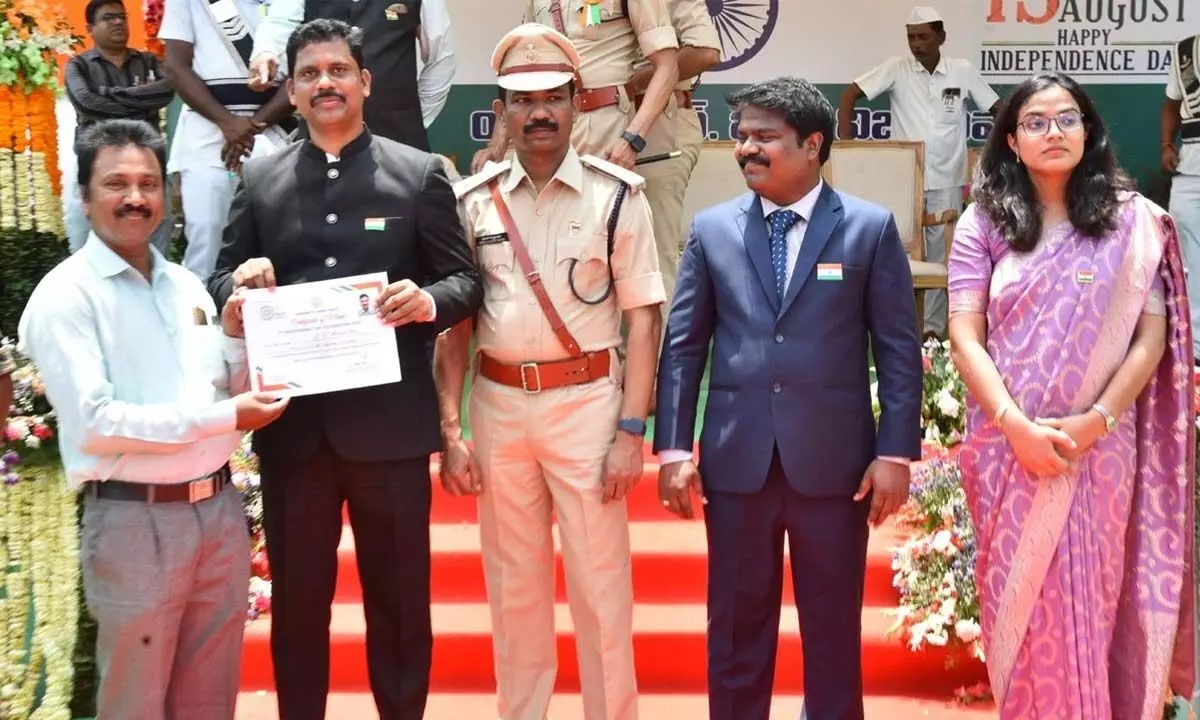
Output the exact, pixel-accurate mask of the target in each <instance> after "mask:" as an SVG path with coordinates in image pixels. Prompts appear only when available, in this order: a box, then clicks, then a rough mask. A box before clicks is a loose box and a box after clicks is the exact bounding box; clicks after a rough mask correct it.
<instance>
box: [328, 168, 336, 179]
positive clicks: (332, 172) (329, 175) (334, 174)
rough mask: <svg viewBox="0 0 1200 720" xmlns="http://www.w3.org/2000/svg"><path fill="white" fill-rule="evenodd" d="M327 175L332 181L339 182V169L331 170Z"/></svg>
mask: <svg viewBox="0 0 1200 720" xmlns="http://www.w3.org/2000/svg"><path fill="white" fill-rule="evenodd" d="M325 175H327V176H328V177H329V179H330V180H337V176H338V171H337V168H329V171H328V172H326V173H325Z"/></svg>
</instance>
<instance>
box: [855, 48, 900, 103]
mask: <svg viewBox="0 0 1200 720" xmlns="http://www.w3.org/2000/svg"><path fill="white" fill-rule="evenodd" d="M897 61H899V62H903V61H904V59H903V58H888V59H887V60H884V61H883V62H881V63H880V64H879V65H877V66H875V67H874V68H873V69H871V70H868V71H867V72H865V73H863V74H862V75H860V76H858V78H856V79H855V80H854V84H855V85H857V86H858V89H859V90H862V91H863V95H866V96H867V99H868V100H874V99H875V98H877V97H879V96H880V95H882V94H883V93H885V92H887V91H888V90H891V89H892V87H894V86H895V84H896V72H895V69H896V63H897Z"/></svg>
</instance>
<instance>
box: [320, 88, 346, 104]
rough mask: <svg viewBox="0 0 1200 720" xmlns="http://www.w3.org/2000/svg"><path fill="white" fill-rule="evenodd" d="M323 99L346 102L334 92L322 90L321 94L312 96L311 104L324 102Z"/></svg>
mask: <svg viewBox="0 0 1200 720" xmlns="http://www.w3.org/2000/svg"><path fill="white" fill-rule="evenodd" d="M325 98H335V99H337V100H341V101H342V102H345V101H346V97H345V96H344V95H342V94H341V93H340V92H338V91H336V90H322V91H321V92H319V93H317V94H316V95H313V96H312V102H314V103H315V102H317V101H318V100H324V99H325Z"/></svg>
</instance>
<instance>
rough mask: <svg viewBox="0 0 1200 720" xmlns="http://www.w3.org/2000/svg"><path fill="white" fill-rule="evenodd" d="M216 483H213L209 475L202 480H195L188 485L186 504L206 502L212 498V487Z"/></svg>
mask: <svg viewBox="0 0 1200 720" xmlns="http://www.w3.org/2000/svg"><path fill="white" fill-rule="evenodd" d="M215 484H216V483H215V482H214V481H213V476H212V475H209V476H208V477H206V478H204V479H203V480H196V481H193V482H190V483H188V502H189V503H198V502H200V501H201V500H207V499H209V498H210V497H212V496H213V486H214V485H215Z"/></svg>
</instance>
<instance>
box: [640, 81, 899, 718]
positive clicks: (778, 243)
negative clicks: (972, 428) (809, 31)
mask: <svg viewBox="0 0 1200 720" xmlns="http://www.w3.org/2000/svg"><path fill="white" fill-rule="evenodd" d="M729 104H730V106H731V107H732V108H734V111H735V112H736V113H737V115H738V131H737V135H738V144H737V149H736V151H735V156H736V158H737V161H738V163H739V164H740V165H741V167H742V172H743V173H744V175H745V177H746V184H747V185H748V186H749V188H750V190H751V192H749V193H747V194H746V195H743V196H741V197H739V198H736V199H734V200H731V201H729V202H727V203H724V204H721V205H717V206H716V207H712V208H709V209H707V210H704V211H703V212H701V213H699V214H697V215H696V218H695V221H694V223H693V225H692V232H691V238H690V239H689V240H688V243H687V246H686V248H685V249H684V253H683V258H682V260H681V261H680V267H679V280H678V285H677V289H676V293H675V299H674V302H673V304H672V306H671V312H670V315H669V317H668V321H667V331H666V342H665V346H664V349H663V356H662V360H661V362H660V366H659V375H658V416H657V420H656V424H657V427H656V432H655V440H654V447H655V451H656V452H657V453H658V454H659V461H660V463H661V466H662V469H661V470H660V473H659V496H660V499H661V500H662V503H663V505H664V506H665V507H667V508H668V509H669V510H670V511H671V512H673V513H676V514H678V515H681V516H683V517H687V518H690V517H693V516H694V515H695V510H696V507H695V506H694V505H693V503H694V502H695V501H696V499H697V498H694V497H693V490H695V491H698V493H697V494H698V495H699V498H698V499H699V500H700V501H701V502H703V503H705V506H706V507H705V510H704V519H705V525H706V528H707V534H708V548H709V561H708V616H709V618H708V620H709V621H708V692H709V712H710V716H711V718H712V720H760V719H761V720H766V718H767V717H768V715H769V712H770V705H771V689H772V683H773V680H774V676H775V651H776V645H777V641H778V636H779V613H780V604H781V593H782V589H783V538H784V531H785V530H786V531H787V536H788V542H789V543H790V550H791V562H792V583H793V585H794V588H795V597H796V608H797V610H798V612H799V616H800V634H801V636H802V640H803V647H804V657H805V659H806V661H805V663H804V687H805V694H806V697H805V706H806V707H805V710H806V713H807V716H808V718H809V719H810V720H860V719H861V718H862V717H863V697H862V696H863V688H862V666H861V665H862V664H861V636H862V625H861V615H862V602H863V575H864V573H865V570H866V556H867V536H868V532H869V529H868V525H869V524H870V525H878V524H879V523H880V522H882V521H883V520H884V519H885V518H886V517H887V516H889V515H891V514H892V513H893V512H895V511H896V510H897V509H898V508H899V507H900V506H901V505H903V504H904V502H905V500H906V499H907V498H908V487H909V479H910V478H909V460H912V459H919V458H920V452H921V444H920V440H921V437H920V415H921V410H920V404H921V383H922V370H921V350H920V341H919V339H918V337H917V316H916V306H915V303H914V301H913V284H912V276H911V274H910V272H909V267H908V261H907V258H906V256H905V253H904V248H903V246H902V244H901V241H900V235H899V233H898V231H897V229H896V222H895V219H894V218H893V217H892V215H891V213H889V212H888V211H887V210H884V209H883V208H881V207H878V206H876V205H872V204H870V203H867V202H865V201H863V200H859V199H857V198H854V197H851V196H849V195H845V194H843V193H840V192H838V191H836V190H834V189H833V188H831V187H829V186H828V185H826V184H825V183H824V182H822V180H821V165H822V164H823V163H824V162H825V161H826V160H828V159H829V152H830V147H831V146H832V144H833V133H834V113H833V108H832V107H831V106H830V104H829V102H828V101H827V100H826V99H825V98H824V96H822V95H821V93H820V91H818V90H817V88H816V87H815V86H813V85H812V84H811V83H809V82H806V81H804V80H798V79H795V78H777V79H774V80H768V81H766V82H761V83H757V84H754V85H750V86H747V87H745V88H743V89H741V90H739V91H737V92H735V93H733V94H732V95H731V96H730V98H729ZM710 343H711V344H712V368H711V377H710V383H709V394H708V407H707V409H706V410H705V413H706V414H705V423H704V430H703V432H702V434H701V436H700V453H701V458H700V468H699V470H698V469H697V467H696V465H695V463H694V461H693V459H692V453H691V451H692V439H693V433H694V431H695V424H696V412H697V407H696V406H697V400H698V396H699V392H700V380H701V376H702V375H703V374H704V368H705V363H706V361H707V359H708V355H709V345H710ZM868 352H871V353H872V354H873V355H874V358H875V369H876V373H877V376H878V382H879V400H880V405H881V406H882V408H883V412H882V415H881V416H880V418H879V425H878V428H877V427H876V424H875V422H874V418H873V417H872V415H871V391H870V375H869V366H868ZM701 473H702V474H703V480H701Z"/></svg>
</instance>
